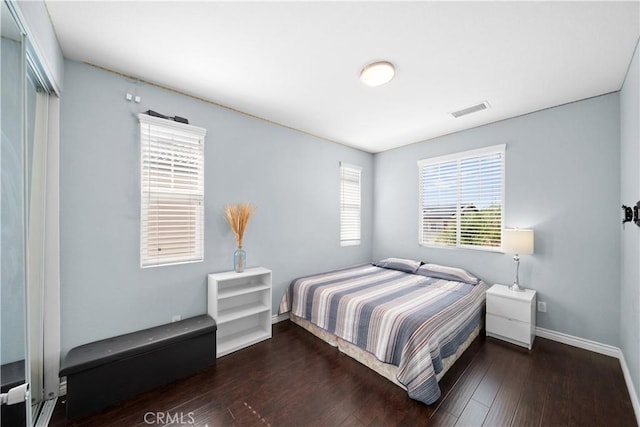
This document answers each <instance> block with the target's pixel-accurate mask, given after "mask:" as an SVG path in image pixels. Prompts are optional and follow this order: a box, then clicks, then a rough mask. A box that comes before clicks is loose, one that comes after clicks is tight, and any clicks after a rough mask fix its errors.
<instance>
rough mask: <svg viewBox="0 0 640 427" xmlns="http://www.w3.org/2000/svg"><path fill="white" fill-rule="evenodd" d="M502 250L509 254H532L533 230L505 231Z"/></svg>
mask: <svg viewBox="0 0 640 427" xmlns="http://www.w3.org/2000/svg"><path fill="white" fill-rule="evenodd" d="M502 250H503V251H504V252H506V253H508V254H518V255H530V254H532V253H533V230H520V229H509V230H504V231H503V232H502Z"/></svg>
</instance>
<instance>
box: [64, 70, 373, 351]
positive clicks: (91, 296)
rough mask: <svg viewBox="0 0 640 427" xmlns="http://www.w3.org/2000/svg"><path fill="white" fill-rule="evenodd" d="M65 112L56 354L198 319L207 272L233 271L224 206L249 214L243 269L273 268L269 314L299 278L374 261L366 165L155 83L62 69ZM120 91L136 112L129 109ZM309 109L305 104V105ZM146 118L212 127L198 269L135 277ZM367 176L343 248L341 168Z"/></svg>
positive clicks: (359, 157) (346, 152)
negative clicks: (355, 241)
mask: <svg viewBox="0 0 640 427" xmlns="http://www.w3.org/2000/svg"><path fill="white" fill-rule="evenodd" d="M64 79H65V81H64V87H65V92H64V97H63V98H62V103H61V123H60V124H61V143H60V145H61V147H60V240H61V242H60V246H61V247H60V250H61V261H60V263H61V265H60V268H61V273H60V274H61V290H60V293H61V296H60V298H61V316H62V317H61V334H62V337H61V341H62V343H61V344H62V345H61V348H62V353H63V354H64V353H65V352H66V351H67V350H69V349H70V348H72V347H74V346H77V345H80V344H83V343H86V342H89V341H93V340H97V339H101V338H105V337H110V336H113V335H116V334H121V333H125V332H130V331H134V330H139V329H142V328H146V327H150V326H154V325H159V324H162V323H167V322H169V321H170V320H171V316H172V315H173V314H181V315H182V317H183V318H186V317H190V316H194V315H198V314H202V313H205V312H206V296H207V289H206V275H207V273H210V272H218V271H225V270H231V269H232V268H233V251H234V249H235V241H234V238H233V236H232V233H231V231H230V230H229V227H228V226H227V224H226V223H225V220H224V217H223V206H224V205H225V204H227V203H233V202H245V201H246V202H251V203H253V204H255V206H256V207H257V211H256V214H255V216H254V218H253V219H252V220H251V222H250V223H249V226H248V229H247V233H246V237H245V242H244V248H245V249H246V251H247V258H248V265H249V266H258V265H262V266H264V267H267V268H270V269H272V270H273V282H274V283H273V285H274V286H273V312H274V313H275V312H276V309H277V305H278V303H279V300H280V297H281V296H282V294H283V293H284V290H285V288H286V286H287V285H288V283H289V282H290V281H291V280H292V279H294V278H295V277H297V276H300V275H304V274H309V273H315V272H318V271H323V270H328V269H334V268H339V267H343V266H347V265H353V264H357V263H363V262H367V261H370V260H371V251H372V239H371V235H372V233H371V229H372V218H371V214H370V213H371V212H372V198H373V196H372V179H373V167H372V166H373V156H372V155H370V154H368V153H364V152H362V151H359V150H355V149H351V148H347V147H344V146H341V145H338V144H334V143H330V142H327V141H325V140H322V139H320V138H316V137H312V136H309V135H306V134H303V133H300V132H297V131H294V130H291V129H288V128H285V127H282V126H278V125H275V124H272V123H269V122H266V121H263V120H260V119H256V118H252V117H249V116H247V115H243V114H240V113H237V112H234V111H231V110H228V109H225V108H222V107H218V106H215V105H212V104H209V103H206V102H203V101H199V100H197V99H194V98H191V97H187V96H184V95H180V94H177V93H175V92H172V91H168V90H165V89H161V88H158V87H156V86H152V85H148V84H142V83H137V82H134V81H131V80H129V79H127V78H124V77H122V76H120V75H117V74H114V73H110V72H106V71H103V70H100V69H97V68H94V67H91V66H88V65H84V64H80V63H77V62H73V61H66V62H65V73H64ZM127 92H130V93H133V94H135V95H139V96H140V97H141V98H142V102H141V103H140V104H135V103H132V102H127V101H126V100H125V94H126V93H127ZM310 102H311V101H310ZM148 109H152V110H155V111H158V112H161V113H164V114H169V115H179V116H182V117H187V118H188V119H189V120H190V123H191V124H194V125H196V126H201V127H204V128H207V129H208V133H207V136H206V145H205V260H204V262H201V263H193V264H183V265H176V266H165V267H155V268H146V269H141V268H140V266H139V265H140V255H139V240H140V228H139V227H140V191H139V173H140V172H139V165H138V163H139V143H138V138H139V136H138V132H139V131H138V121H137V113H138V112H140V111H146V110H148ZM340 161H346V162H349V163H353V164H356V165H360V166H362V167H363V175H362V176H363V193H362V194H363V233H362V237H363V238H362V244H361V245H360V246H353V247H344V248H343V247H340V243H339V211H338V209H339V169H338V166H339V162H340Z"/></svg>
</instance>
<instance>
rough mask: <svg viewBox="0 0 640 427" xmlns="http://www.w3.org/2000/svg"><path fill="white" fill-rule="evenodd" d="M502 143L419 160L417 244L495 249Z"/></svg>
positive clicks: (498, 236)
mask: <svg viewBox="0 0 640 427" xmlns="http://www.w3.org/2000/svg"><path fill="white" fill-rule="evenodd" d="M504 152H505V145H495V146H492V147H487V148H483V149H480V150H473V151H466V152H463V153H457V154H453V155H448V156H442V157H437V158H432V159H424V160H420V161H419V162H418V171H419V172H418V176H419V204H418V206H419V207H420V212H419V242H420V244H421V245H436V246H454V247H471V248H479V249H489V250H498V249H499V248H500V246H501V242H502V237H501V236H502V224H503V210H504Z"/></svg>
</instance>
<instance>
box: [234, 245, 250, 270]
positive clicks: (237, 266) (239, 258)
mask: <svg viewBox="0 0 640 427" xmlns="http://www.w3.org/2000/svg"><path fill="white" fill-rule="evenodd" d="M246 264H247V253H246V252H245V251H244V249H242V246H238V249H236V251H235V252H234V253H233V269H234V270H235V271H236V273H242V272H243V271H244V266H245V265H246Z"/></svg>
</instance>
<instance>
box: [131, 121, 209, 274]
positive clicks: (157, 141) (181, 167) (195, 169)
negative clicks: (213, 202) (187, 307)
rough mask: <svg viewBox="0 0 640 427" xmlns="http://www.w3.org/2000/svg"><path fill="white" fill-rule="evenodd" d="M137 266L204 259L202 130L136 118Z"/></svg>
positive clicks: (174, 123)
mask: <svg viewBox="0 0 640 427" xmlns="http://www.w3.org/2000/svg"><path fill="white" fill-rule="evenodd" d="M138 117H139V120H140V153H141V155H140V161H141V164H140V171H141V180H140V181H141V220H140V265H141V266H142V267H150V266H157V265H167V264H177V263H184V262H194V261H202V260H203V258H204V220H203V219H204V218H203V216H204V136H205V134H206V129H202V128H199V127H196V126H191V125H186V124H183V123H177V122H173V121H171V120H166V119H160V118H157V117H151V116H148V115H146V114H140V115H139V116H138Z"/></svg>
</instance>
